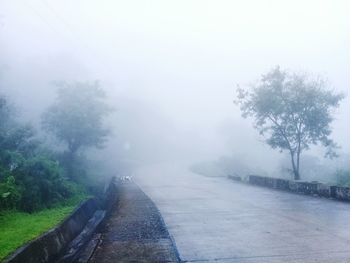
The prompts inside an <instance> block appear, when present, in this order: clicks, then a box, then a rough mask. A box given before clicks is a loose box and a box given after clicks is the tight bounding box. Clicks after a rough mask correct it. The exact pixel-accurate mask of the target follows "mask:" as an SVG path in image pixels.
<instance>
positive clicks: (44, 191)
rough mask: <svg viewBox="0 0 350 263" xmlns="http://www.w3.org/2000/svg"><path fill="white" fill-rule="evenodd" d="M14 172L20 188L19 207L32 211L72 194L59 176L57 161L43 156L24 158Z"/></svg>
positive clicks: (65, 182)
mask: <svg viewBox="0 0 350 263" xmlns="http://www.w3.org/2000/svg"><path fill="white" fill-rule="evenodd" d="M15 173H16V174H17V178H18V179H17V180H18V181H19V186H20V188H21V189H22V198H21V201H20V204H19V207H20V208H21V209H22V210H24V211H28V212H33V211H35V210H39V209H42V208H46V207H51V206H52V205H54V204H56V203H59V202H60V201H62V200H64V199H67V198H69V197H71V196H72V195H73V192H72V191H71V188H70V186H69V185H68V183H67V181H66V180H65V179H64V178H63V177H62V176H61V174H60V169H59V166H58V163H57V162H55V161H52V160H50V159H48V158H47V157H44V156H38V157H35V158H31V159H29V160H26V161H25V162H24V164H23V165H22V166H20V167H18V169H16V171H15Z"/></svg>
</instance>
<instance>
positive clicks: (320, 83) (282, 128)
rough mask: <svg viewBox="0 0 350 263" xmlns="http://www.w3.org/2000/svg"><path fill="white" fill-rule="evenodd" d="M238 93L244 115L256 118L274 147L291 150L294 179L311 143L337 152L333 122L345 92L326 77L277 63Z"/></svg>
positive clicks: (332, 154) (259, 128) (298, 173)
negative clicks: (335, 88) (336, 89)
mask: <svg viewBox="0 0 350 263" xmlns="http://www.w3.org/2000/svg"><path fill="white" fill-rule="evenodd" d="M237 93H238V96H237V100H236V103H237V104H238V105H240V109H241V112H242V116H243V117H245V118H246V117H248V116H250V117H253V118H254V126H255V128H256V129H257V130H258V131H259V133H260V134H261V135H263V136H265V138H266V142H267V143H268V144H269V145H270V146H271V147H272V148H278V149H280V150H281V151H284V150H287V151H288V152H289V154H290V157H291V163H292V171H293V174H294V179H296V180H298V179H300V172H299V168H300V155H301V153H302V152H303V151H305V150H308V149H309V148H310V146H311V145H316V144H321V145H323V146H325V147H326V148H327V152H326V155H327V156H329V157H333V156H336V153H335V151H334V150H335V148H336V144H335V143H334V141H333V140H332V139H331V138H330V135H331V132H332V129H331V126H330V124H331V123H332V121H333V119H334V117H333V112H334V109H336V108H337V107H338V106H339V103H340V101H341V100H342V99H343V97H344V95H343V94H340V93H336V92H334V91H333V90H331V89H329V87H328V85H327V82H326V81H324V80H323V79H321V78H311V77H310V75H308V74H305V73H304V74H301V73H299V74H298V73H291V72H287V71H282V70H281V69H280V68H279V67H276V68H274V69H273V70H271V71H270V72H268V73H267V74H266V75H263V76H262V78H261V81H260V82H259V83H258V84H257V85H254V86H253V87H252V89H248V90H247V89H242V88H238V90H237Z"/></svg>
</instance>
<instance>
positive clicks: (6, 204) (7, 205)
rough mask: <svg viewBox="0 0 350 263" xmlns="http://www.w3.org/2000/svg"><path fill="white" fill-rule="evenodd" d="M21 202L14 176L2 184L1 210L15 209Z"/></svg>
mask: <svg viewBox="0 0 350 263" xmlns="http://www.w3.org/2000/svg"><path fill="white" fill-rule="evenodd" d="M20 200H21V193H20V191H19V188H18V186H17V185H16V183H15V178H14V177H13V176H8V177H7V178H6V179H5V180H4V182H3V183H0V209H14V208H16V206H17V204H18V203H19V201H20Z"/></svg>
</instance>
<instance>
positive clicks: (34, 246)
mask: <svg viewBox="0 0 350 263" xmlns="http://www.w3.org/2000/svg"><path fill="white" fill-rule="evenodd" d="M116 191H117V190H116V185H115V182H114V181H112V182H111V183H110V185H109V187H108V188H107V190H106V192H105V195H104V197H103V198H102V199H101V200H100V199H99V200H98V199H94V198H91V199H88V200H86V201H84V202H82V203H81V204H80V205H79V206H78V207H77V208H76V209H75V210H74V212H73V213H72V214H71V215H70V216H69V217H68V218H66V219H65V220H64V221H63V222H62V223H61V224H60V225H58V226H57V227H55V228H54V229H51V230H49V231H48V232H46V233H45V234H43V235H41V236H40V237H38V238H37V239H35V240H33V241H31V242H30V243H28V244H27V245H25V246H23V247H21V248H19V249H17V250H16V251H15V252H14V253H13V254H12V255H11V256H9V257H8V258H7V259H6V260H5V262H6V263H38V262H54V261H56V260H57V259H58V258H59V257H60V256H61V253H62V252H64V250H65V249H66V248H67V247H68V245H69V244H70V243H71V242H72V241H73V240H74V239H75V238H76V237H77V236H78V235H79V234H80V233H81V232H82V231H83V229H84V228H85V226H86V224H87V223H88V221H89V220H90V219H91V218H92V217H93V215H94V213H95V212H96V211H97V210H98V209H103V210H105V209H108V208H110V207H111V203H113V200H115V195H116Z"/></svg>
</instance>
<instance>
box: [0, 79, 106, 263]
mask: <svg viewBox="0 0 350 263" xmlns="http://www.w3.org/2000/svg"><path fill="white" fill-rule="evenodd" d="M110 112H111V109H110V108H109V107H108V106H107V104H106V103H105V102H104V92H103V90H102V89H101V88H99V87H98V84H97V83H92V84H90V83H72V84H66V83H65V84H61V85H59V87H58V92H57V98H56V101H55V102H54V104H53V105H52V106H51V107H50V108H48V109H47V111H46V112H44V113H43V117H42V127H36V128H35V127H34V126H32V125H31V124H28V123H23V121H22V120H21V121H20V118H19V116H20V114H19V113H18V111H17V109H16V107H15V106H14V105H13V104H12V103H11V101H9V99H8V98H7V97H6V96H5V95H3V94H2V95H0V233H1V235H0V260H1V259H2V258H4V257H5V256H6V255H8V254H9V253H10V252H12V251H13V250H14V249H16V248H17V247H19V246H21V245H22V244H24V243H26V242H27V241H29V240H31V239H33V238H35V237H37V236H38V235H40V234H41V233H43V232H45V231H47V230H48V229H50V228H52V227H53V226H55V225H56V224H57V223H59V222H60V221H62V219H64V218H65V217H66V216H67V215H68V214H69V213H70V212H71V211H72V210H73V209H74V207H75V206H76V205H77V204H78V203H79V202H80V201H81V200H83V199H85V198H86V197H87V196H89V195H93V194H98V189H101V188H102V186H98V185H95V182H96V181H92V179H91V178H92V176H90V172H88V162H89V161H88V160H87V158H86V157H85V152H86V150H87V149H88V148H89V147H95V148H102V147H103V146H104V143H105V142H106V140H107V137H108V135H109V130H108V129H107V128H106V127H105V124H104V117H105V116H106V115H107V114H108V113H110ZM43 131H46V132H47V134H48V135H52V136H51V137H50V139H49V142H48V141H47V140H44V139H43V138H44V137H46V136H43V134H44V133H43Z"/></svg>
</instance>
